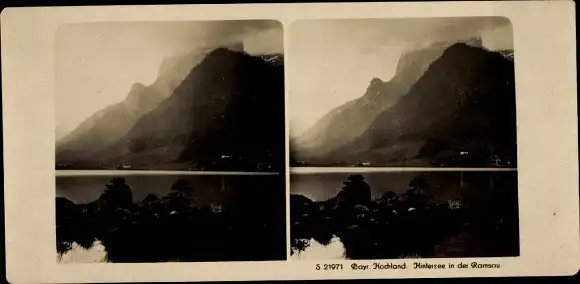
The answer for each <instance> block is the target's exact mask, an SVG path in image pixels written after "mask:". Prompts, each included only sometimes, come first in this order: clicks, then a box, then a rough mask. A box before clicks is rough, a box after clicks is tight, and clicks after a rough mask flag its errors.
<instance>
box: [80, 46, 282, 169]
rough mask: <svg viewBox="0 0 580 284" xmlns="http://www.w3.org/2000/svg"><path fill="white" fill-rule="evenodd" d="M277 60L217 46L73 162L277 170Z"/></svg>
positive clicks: (279, 164) (279, 140)
mask: <svg viewBox="0 0 580 284" xmlns="http://www.w3.org/2000/svg"><path fill="white" fill-rule="evenodd" d="M265 58H268V59H269V60H266V59H265ZM282 62H283V56H282V55H268V56H251V55H249V54H247V53H244V52H241V51H235V50H233V49H228V48H217V49H215V50H213V51H211V52H210V53H208V54H207V55H206V56H205V58H203V60H202V61H201V62H200V63H199V64H198V65H196V66H195V67H194V68H193V69H191V70H190V72H189V74H188V75H187V76H186V77H185V79H184V80H183V81H182V82H181V83H180V84H179V86H178V87H177V88H175V90H174V91H173V92H172V94H171V96H169V97H168V98H167V99H165V100H164V101H162V102H161V103H159V104H158V105H157V106H156V107H155V108H154V109H152V110H151V111H150V112H148V113H146V114H145V115H143V116H142V117H141V118H139V119H138V120H137V121H136V122H135V124H134V125H133V126H132V127H131V129H130V130H129V131H128V132H127V133H126V134H124V135H123V136H122V137H121V138H120V139H118V140H117V141H116V142H115V143H113V144H112V145H110V146H108V147H106V148H104V149H102V150H100V151H98V152H96V153H95V154H93V155H91V156H90V157H89V159H86V160H85V161H78V163H77V164H84V165H87V166H88V167H98V165H101V164H103V165H106V166H114V165H120V164H123V165H130V166H131V167H132V168H139V169H199V170H204V169H205V170H208V169H211V170H239V171H244V170H255V171H261V170H266V171H274V170H282V169H284V133H285V130H284V67H283V63H282Z"/></svg>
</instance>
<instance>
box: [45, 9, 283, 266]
mask: <svg viewBox="0 0 580 284" xmlns="http://www.w3.org/2000/svg"><path fill="white" fill-rule="evenodd" d="M55 50H56V54H55V69H56V70H55V76H56V78H55V87H56V89H55V91H56V92H55V98H56V102H55V113H56V118H55V122H56V123H55V124H56V128H55V138H56V139H55V141H56V142H55V169H56V173H55V180H56V250H57V261H58V262H59V263H92V262H130V263H131V262H133V263H139V262H183V261H190V262H194V261H260V260H264V261H267V260H285V259H286V253H287V248H286V223H285V222H286V217H285V215H286V193H285V165H286V161H285V133H286V131H285V114H284V50H283V31H282V25H281V24H280V23H279V22H276V21H271V20H239V21H203V22H197V21H196V22H110V23H81V24H70V25H66V26H62V27H60V28H59V29H58V30H57V34H56V49H55Z"/></svg>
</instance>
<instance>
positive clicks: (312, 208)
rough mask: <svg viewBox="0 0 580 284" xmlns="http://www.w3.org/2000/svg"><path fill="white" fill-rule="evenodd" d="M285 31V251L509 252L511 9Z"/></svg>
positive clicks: (512, 209) (377, 255)
mask: <svg viewBox="0 0 580 284" xmlns="http://www.w3.org/2000/svg"><path fill="white" fill-rule="evenodd" d="M288 32H289V35H290V36H289V45H288V49H287V51H286V53H287V59H288V64H287V69H286V72H287V81H288V82H289V83H288V85H287V113H288V120H289V128H290V194H291V196H290V222H291V224H290V235H291V259H293V260H302V259H304V260H305V259H397V258H450V257H458V258H460V257H505V256H519V253H520V252H519V221H518V175H517V125H516V93H515V92H516V90H515V76H514V47H513V31H512V26H511V23H510V21H509V20H508V19H506V18H502V17H470V18H401V19H340V20H302V21H296V22H294V23H292V24H291V25H290V28H289V30H288Z"/></svg>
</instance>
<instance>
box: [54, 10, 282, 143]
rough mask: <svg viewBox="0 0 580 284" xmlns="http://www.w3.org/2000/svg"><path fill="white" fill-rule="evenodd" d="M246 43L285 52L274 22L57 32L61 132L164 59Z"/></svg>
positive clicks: (122, 94) (151, 75)
mask: <svg viewBox="0 0 580 284" xmlns="http://www.w3.org/2000/svg"><path fill="white" fill-rule="evenodd" d="M235 41H244V46H245V49H246V51H247V52H249V53H274V52H275V53H281V52H283V36H282V28H281V25H280V24H279V23H278V22H275V21H269V20H265V21H258V20H255V21H249V20H247V21H205V22H132V23H114V22H111V23H82V24H70V25H66V26H63V27H60V28H59V29H58V30H57V34H56V54H55V56H56V62H55V76H56V78H55V83H56V102H55V108H56V135H57V139H59V138H62V137H63V136H64V135H65V134H67V133H69V132H70V131H72V130H74V128H75V127H77V126H78V125H79V124H80V123H81V122H82V121H84V120H85V119H87V118H88V117H90V116H91V115H92V114H94V113H96V112H97V111H99V110H101V109H103V108H105V107H107V106H108V105H111V104H114V103H117V102H121V101H123V100H124V99H125V98H126V96H127V95H128V93H129V90H130V89H131V86H132V85H133V84H134V83H142V84H144V85H149V84H151V83H153V82H154V81H155V79H156V78H157V73H158V71H159V67H160V65H161V62H162V60H163V59H164V58H167V57H172V56H176V55H181V54H186V53H189V52H191V51H192V50H195V49H197V48H201V47H208V46H219V45H224V44H228V43H231V42H235Z"/></svg>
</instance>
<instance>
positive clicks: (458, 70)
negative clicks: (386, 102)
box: [292, 42, 516, 166]
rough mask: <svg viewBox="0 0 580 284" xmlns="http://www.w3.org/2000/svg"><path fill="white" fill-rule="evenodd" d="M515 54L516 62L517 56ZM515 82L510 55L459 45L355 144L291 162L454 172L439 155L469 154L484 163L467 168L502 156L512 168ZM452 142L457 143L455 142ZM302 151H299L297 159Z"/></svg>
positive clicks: (443, 54)
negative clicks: (434, 168) (441, 168)
mask: <svg viewBox="0 0 580 284" xmlns="http://www.w3.org/2000/svg"><path fill="white" fill-rule="evenodd" d="M508 54H509V53H508ZM511 54H512V58H513V51H512V52H511ZM513 82H514V75H513V61H512V60H510V59H509V57H507V58H506V56H505V52H493V51H489V50H487V49H485V48H484V47H478V46H477V44H475V45H474V44H469V43H462V42H460V43H455V44H453V45H451V46H449V47H447V48H446V49H445V51H444V52H443V53H442V54H441V56H440V57H439V58H437V59H436V60H435V61H433V62H432V63H431V64H429V66H428V68H427V70H426V71H425V72H424V73H423V75H421V76H420V78H419V79H418V80H417V81H416V82H415V83H414V84H413V86H412V87H411V88H410V89H409V91H408V93H407V94H404V95H401V96H400V98H399V99H398V100H397V102H396V103H395V104H394V105H393V106H391V107H390V108H386V109H384V110H383V111H381V113H380V114H378V115H376V117H375V119H374V121H373V122H372V123H371V124H369V126H368V127H366V128H365V129H364V131H362V132H363V133H362V134H358V133H357V134H358V135H356V137H355V138H354V139H352V140H351V142H349V143H346V144H344V145H343V146H341V147H338V148H335V149H334V150H332V151H327V152H324V151H318V153H315V154H312V153H307V155H304V156H300V155H295V156H294V157H293V158H292V159H293V162H294V163H296V162H297V161H300V160H304V161H305V164H306V165H339V164H342V165H355V164H358V163H360V162H361V161H367V163H368V164H372V165H398V166H402V165H410V164H411V165H413V166H428V165H433V163H435V164H437V165H442V164H445V165H451V164H454V165H456V163H457V161H454V162H452V161H450V160H454V159H455V158H456V157H448V156H449V154H446V155H447V157H445V159H447V161H446V162H442V161H441V159H439V158H440V157H439V156H440V155H441V152H450V151H451V152H453V153H458V152H466V153H468V152H469V150H471V151H472V152H474V153H477V155H480V156H479V157H478V158H475V160H474V161H471V162H470V163H476V164H479V165H482V164H486V162H485V161H484V160H485V159H486V158H484V157H483V156H485V155H492V156H493V155H500V156H502V157H503V159H504V160H505V161H503V162H502V163H506V162H509V164H510V165H512V166H514V165H515V163H516V161H515V156H516V153H515V147H516V146H515V140H516V138H515V132H516V129H515V89H514V83H513ZM478 103H479V104H478ZM339 108H340V107H339ZM494 108H495V109H496V110H499V112H498V115H497V116H496V115H495V114H493V109H494ZM466 110H469V111H466ZM363 115H364V114H363ZM335 127H337V129H335V130H334V131H343V132H345V131H344V130H343V129H340V128H339V127H340V124H338V123H337V124H335ZM359 132H360V131H359ZM482 132H484V133H483V134H482ZM454 135H455V136H457V135H459V138H453V137H452V136H454ZM486 147H487V148H488V149H484V148H486ZM434 149H437V150H434ZM300 150H301V149H298V150H296V149H295V150H294V151H293V153H296V152H300ZM316 154H318V155H316ZM443 156H445V155H443ZM414 159H419V160H418V161H413V160H414ZM445 159H444V160H445ZM476 160H477V161H476ZM296 165H301V164H300V163H296Z"/></svg>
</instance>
